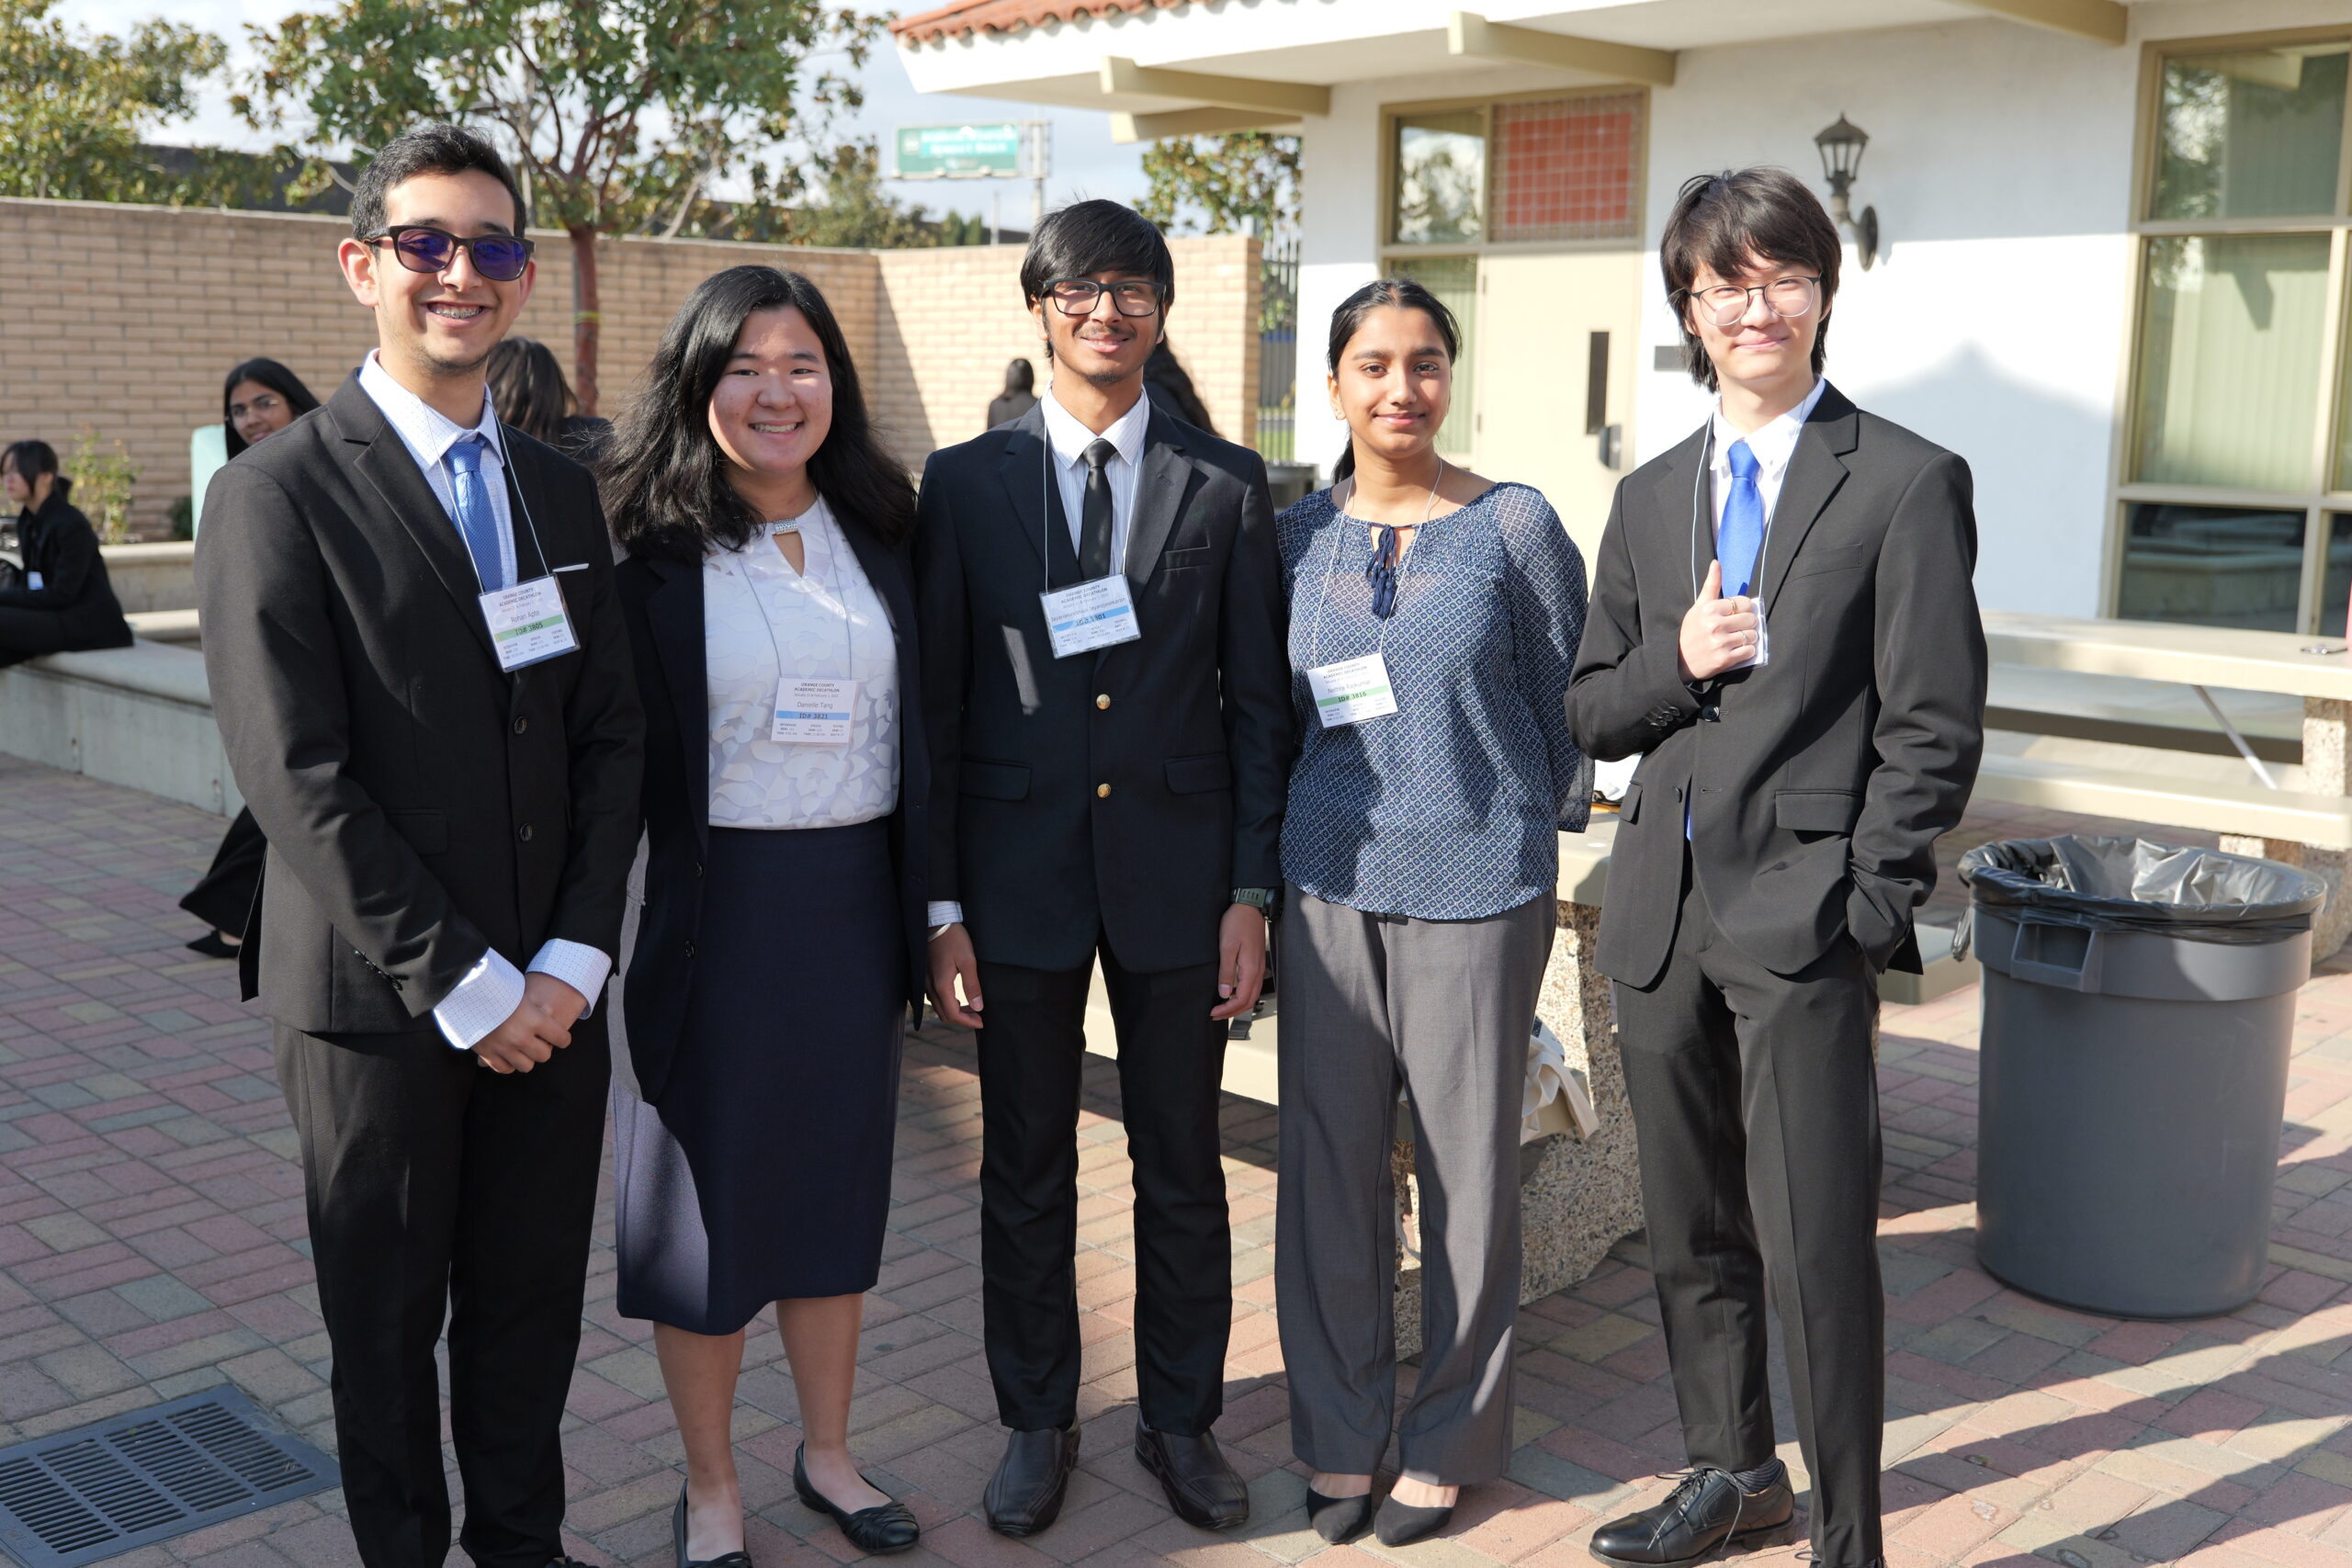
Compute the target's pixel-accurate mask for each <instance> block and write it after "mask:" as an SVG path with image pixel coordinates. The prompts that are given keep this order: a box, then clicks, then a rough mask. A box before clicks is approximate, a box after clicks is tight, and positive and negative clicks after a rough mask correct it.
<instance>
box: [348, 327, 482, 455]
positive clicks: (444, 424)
mask: <svg viewBox="0 0 2352 1568" xmlns="http://www.w3.org/2000/svg"><path fill="white" fill-rule="evenodd" d="M376 355H377V351H376V350H375V349H372V348H371V349H369V350H368V357H367V358H365V359H363V360H361V361H360V362H359V386H360V389H361V390H363V391H365V392H366V393H367V394H368V396H369V397H371V398H373V399H375V400H376V406H377V407H378V408H379V409H381V410H383V411H384V417H385V418H386V419H388V420H390V421H391V422H392V424H393V425H394V426H395V427H396V428H397V429H398V430H399V431H400V433H401V435H403V436H405V437H406V438H407V440H408V444H409V445H410V446H412V447H413V448H414V449H415V450H416V453H417V456H418V457H421V458H423V459H424V462H426V463H427V464H435V463H438V462H440V461H441V459H442V458H443V457H447V455H448V452H449V448H450V447H452V446H456V445H457V443H458V440H459V439H460V438H461V437H464V436H468V435H480V436H481V438H482V440H483V441H484V442H485V443H486V444H487V446H488V449H489V452H490V455H491V456H492V457H495V458H497V459H498V460H499V461H501V462H503V461H504V460H505V457H506V453H505V450H504V448H503V447H502V446H500V445H499V440H498V420H497V416H496V415H495V414H493V413H492V411H491V406H490V389H489V388H487V387H484V388H483V389H482V394H481V417H480V418H479V419H477V420H475V421H474V423H472V424H471V425H463V424H459V423H458V422H457V421H456V420H453V419H451V418H450V417H449V416H448V415H447V414H445V413H443V412H441V411H440V410H439V409H436V408H435V407H434V406H433V405H432V404H431V403H428V402H426V401H425V400H424V399H423V398H420V397H418V396H417V395H416V394H415V393H414V392H412V391H410V390H409V389H407V388H406V387H403V386H401V384H400V383H399V382H398V381H395V380H393V379H392V373H391V372H390V371H389V370H387V369H385V368H384V367H383V366H382V364H381V363H379V361H378V359H377V357H376Z"/></svg>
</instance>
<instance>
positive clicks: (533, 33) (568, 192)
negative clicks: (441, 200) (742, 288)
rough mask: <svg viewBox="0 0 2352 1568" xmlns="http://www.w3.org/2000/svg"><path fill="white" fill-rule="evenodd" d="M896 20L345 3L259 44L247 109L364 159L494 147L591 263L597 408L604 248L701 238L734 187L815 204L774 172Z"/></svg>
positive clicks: (770, 198) (768, 3)
mask: <svg viewBox="0 0 2352 1568" xmlns="http://www.w3.org/2000/svg"><path fill="white" fill-rule="evenodd" d="M881 26H882V22H881V19H880V18H878V17H870V16H865V15H862V14H859V13H855V12H851V11H845V10H840V9H837V8H835V7H834V6H831V5H829V4H827V3H826V0H758V3H757V4H751V5H745V4H741V3H740V0H334V8H333V9H330V10H322V11H318V12H315V13H301V14H298V15H295V16H291V17H287V18H286V19H285V20H284V21H283V22H281V23H280V24H279V25H278V27H277V29H276V30H275V31H274V32H271V31H262V30H259V29H257V30H256V33H255V43H256V45H257V46H258V50H259V53H260V57H261V58H260V66H259V70H258V72H257V74H256V78H255V81H254V84H253V90H252V91H250V92H248V93H245V94H242V95H240V96H239V97H238V99H237V104H238V107H239V108H240V110H241V111H242V112H243V113H244V115H245V116H246V118H248V119H249V120H250V121H251V122H252V123H254V125H255V126H257V127H277V126H290V127H291V129H292V130H293V131H294V133H295V136H296V139H297V140H298V141H300V143H301V144H302V145H304V146H306V147H309V148H311V149H313V150H322V149H324V148H327V147H331V146H349V147H352V148H355V149H356V150H357V153H358V156H359V157H360V158H361V159H362V160H364V159H365V158H366V157H367V155H368V153H369V152H372V151H373V150H374V149H376V148H378V147H380V146H382V145H383V144H384V143H385V142H387V141H390V140H391V139H392V138H393V137H395V136H397V135H399V134H400V133H401V132H402V131H404V130H408V129H410V128H411V127H413V126H414V125H416V124H417V123H419V122H420V121H424V120H428V119H456V120H458V121H461V122H466V123H470V124H472V125H474V126H476V127H477V128H479V129H489V130H493V132H494V133H495V134H497V135H498V136H499V137H500V139H501V140H503V142H504V144H505V150H506V151H507V152H509V153H510V154H511V155H513V157H514V158H515V173H516V175H517V177H518V178H519V179H520V180H521V181H522V182H523V187H524V194H525V196H526V198H527V199H528V201H529V203H530V206H531V208H532V213H533V219H534V220H535V221H536V222H537V223H539V224H541V225H544V226H546V227H550V228H557V229H561V230H562V231H564V232H565V233H566V234H567V235H568V236H569V237H570V239H571V256H572V321H573V326H572V389H573V391H574V392H575V393H576V394H577V395H578V397H579V400H580V406H581V409H582V412H594V411H595V408H596V400H597V378H596V348H597V337H598V332H597V328H598V325H599V319H598V300H599V291H598V288H597V270H596V263H597V252H596V242H597V240H598V238H599V237H600V236H603V235H605V234H635V233H658V234H676V233H678V232H681V231H683V230H684V228H685V227H686V226H687V224H688V222H689V220H692V219H694V218H695V216H696V214H697V213H698V212H706V211H707V202H708V187H709V186H711V185H712V184H713V183H714V182H716V181H720V180H729V179H732V180H735V181H739V182H746V183H748V184H749V185H750V186H751V187H752V204H753V205H755V206H757V205H774V204H775V203H777V202H780V201H782V200H786V199H788V198H789V197H790V196H791V195H792V194H793V193H794V191H795V190H796V188H797V179H796V177H795V176H794V175H793V174H792V173H791V169H790V165H789V164H784V165H782V172H778V170H777V168H776V166H775V165H772V164H771V158H772V155H773V154H774V153H775V152H777V151H778V150H780V149H782V148H783V147H785V146H786V143H788V142H790V141H793V140H794V138H795V137H796V134H797V132H798V131H799V130H800V127H799V125H798V124H797V117H798V114H799V112H800V111H799V108H798V107H797V106H799V105H801V104H803V103H806V104H807V105H809V107H810V108H811V110H812V111H813V112H815V113H818V114H820V115H822V114H823V113H825V112H827V111H829V110H830V109H831V108H834V107H855V106H856V104H857V103H858V101H859V99H858V94H857V89H856V87H855V85H854V83H853V82H852V81H850V80H848V79H846V78H844V77H843V76H842V75H839V74H836V73H832V72H831V71H825V72H820V73H816V74H815V75H813V76H811V75H809V74H808V72H809V62H810V60H811V59H812V57H814V56H817V55H819V54H820V53H823V52H827V51H835V50H838V51H842V52H843V53H844V54H845V55H846V57H847V60H848V62H849V63H850V64H851V65H852V66H856V65H861V64H863V63H864V62H865V56H866V51H868V49H869V48H871V46H872V44H873V42H874V40H875V39H876V37H877V36H878V34H879V32H880V29H881Z"/></svg>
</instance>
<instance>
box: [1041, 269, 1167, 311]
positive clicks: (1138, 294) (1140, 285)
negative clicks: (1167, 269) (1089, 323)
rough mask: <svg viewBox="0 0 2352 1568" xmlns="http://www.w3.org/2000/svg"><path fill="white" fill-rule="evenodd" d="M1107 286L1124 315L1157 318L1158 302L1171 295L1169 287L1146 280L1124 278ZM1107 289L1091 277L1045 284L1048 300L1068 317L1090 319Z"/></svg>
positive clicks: (1141, 278) (1052, 281)
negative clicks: (1086, 317) (1154, 316)
mask: <svg viewBox="0 0 2352 1568" xmlns="http://www.w3.org/2000/svg"><path fill="white" fill-rule="evenodd" d="M1107 287H1108V288H1110V291H1111V302H1112V303H1113V304H1114V305H1116V306H1117V307H1118V310H1119V314H1121V315H1122V316H1153V315H1158V314H1159V301H1160V300H1161V299H1164V298H1165V297H1166V296H1167V293H1168V288H1167V286H1166V285H1164V284H1159V283H1155V282H1153V281H1152V280H1151V279H1149V278H1145V277H1129V278H1123V279H1121V280H1120V281H1119V282H1117V283H1114V284H1110V285H1108V286H1107ZM1103 288H1105V285H1103V284H1100V283H1097V282H1095V281H1094V280H1093V279H1092V278H1091V277H1057V278H1054V279H1052V280H1051V281H1050V282H1048V283H1047V284H1046V298H1047V299H1051V300H1052V301H1053V302H1054V306H1055V309H1057V310H1060V311H1061V313H1062V314H1063V315H1065V316H1091V315H1092V314H1093V313H1094V307H1095V305H1096V303H1097V302H1098V301H1100V300H1101V299H1102V298H1103Z"/></svg>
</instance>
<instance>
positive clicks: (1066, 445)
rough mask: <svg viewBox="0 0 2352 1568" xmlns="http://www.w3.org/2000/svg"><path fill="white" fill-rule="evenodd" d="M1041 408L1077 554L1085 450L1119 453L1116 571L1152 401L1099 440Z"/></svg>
mask: <svg viewBox="0 0 2352 1568" xmlns="http://www.w3.org/2000/svg"><path fill="white" fill-rule="evenodd" d="M1037 406H1038V407H1039V408H1040V409H1042V410H1044V411H1045V415H1046V446H1047V448H1048V449H1049V450H1050V451H1051V452H1052V453H1053V465H1054V478H1055V479H1056V480H1057V489H1059V490H1060V491H1061V497H1062V518H1063V520H1064V521H1065V522H1066V523H1068V524H1069V543H1070V548H1071V549H1073V550H1080V549H1083V548H1084V547H1085V540H1084V538H1083V534H1084V531H1085V526H1086V449H1087V448H1088V447H1089V446H1093V445H1094V443H1096V442H1097V441H1108V442H1109V443H1110V444H1111V445H1112V446H1115V447H1117V448H1118V449H1119V452H1118V456H1117V457H1113V458H1112V459H1111V460H1110V461H1109V462H1107V463H1105V464H1103V478H1104V479H1108V480H1109V481H1110V484H1111V560H1112V563H1113V566H1114V570H1118V569H1121V568H1122V567H1123V566H1124V563H1125V560H1126V558H1127V530H1128V528H1129V526H1130V525H1132V524H1133V523H1134V521H1135V515H1136V484H1137V482H1138V481H1139V480H1140V479H1142V477H1143V445H1144V435H1145V433H1146V432H1148V430H1150V428H1151V399H1150V397H1149V396H1148V395H1147V394H1143V393H1137V394H1136V406H1135V407H1133V408H1131V409H1129V410H1128V411H1127V412H1125V413H1123V414H1121V415H1120V416H1119V417H1118V418H1117V419H1115V420H1114V421H1112V422H1111V428H1110V429H1108V430H1106V431H1104V432H1103V434H1100V435H1097V434H1094V432H1092V431H1091V430H1089V429H1087V428H1086V426H1085V425H1084V424H1082V423H1080V422H1079V418H1078V416H1077V415H1076V414H1074V413H1072V412H1069V410H1068V409H1066V408H1064V407H1062V404H1061V399H1059V398H1058V397H1057V396H1055V394H1054V389H1053V388H1052V387H1051V386H1048V387H1047V388H1046V395H1045V396H1044V397H1043V398H1041V399H1039V400H1038V405H1037ZM1038 542H1039V543H1040V544H1042V543H1044V541H1043V540H1040V541H1038ZM923 918H924V919H925V921H926V922H927V923H929V924H930V925H931V926H932V927H933V929H934V930H935V929H937V928H938V927H940V926H952V925H956V924H959V923H961V922H962V920H963V919H964V906H963V905H961V904H959V903H956V902H953V901H952V900H947V899H940V900H937V901H935V902H933V904H932V905H931V906H930V908H928V909H927V910H926V911H925V914H924V917H923Z"/></svg>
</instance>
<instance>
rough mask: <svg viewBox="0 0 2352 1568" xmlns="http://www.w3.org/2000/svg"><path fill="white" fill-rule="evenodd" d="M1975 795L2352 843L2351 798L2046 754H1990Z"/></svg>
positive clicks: (2337, 845) (2312, 841) (2332, 846)
mask: <svg viewBox="0 0 2352 1568" xmlns="http://www.w3.org/2000/svg"><path fill="white" fill-rule="evenodd" d="M1976 798H1977V799H1979V800H1998V801H2005V802H2007V804H2009V805H2012V806H2031V807H2041V808H2042V809H2044V810H2050V811H2068V812H2074V813H2076V814H2079V815H2081V816H2085V817H2121V818H2127V819H2129V820H2131V821H2134V822H2153V823H2158V824H2162V825H2163V826H2165V827H2172V828H2194V829H2199V830H2201V831H2204V832H2209V833H2220V834H2223V835H2235V836H2239V837H2245V838H2258V839H2278V840H2294V841H2295V842H2297V843H2301V844H2308V845H2312V846H2314V847H2317V848H2320V849H2326V850H2338V851H2340V850H2346V849H2352V798H2346V796H2344V795H2311V794H2306V793H2303V792H2301V791H2297V790H2284V789H2266V788H2264V787H2263V786H2262V785H2261V784H2256V783H2255V782H2253V781H2252V780H2251V779H2249V780H2248V781H2247V782H2246V783H2245V784H2221V783H2216V782H2211V781H2207V780H2202V779H2188V778H2183V777H2181V776H2179V775H2177V774H2175V775H2169V776H2168V775H2166V774H2164V773H2153V772H2148V773H2142V772H2132V771H2130V770H2126V769H2109V768H2086V767H2082V766H2079V765H2077V764H2075V763H2073V762H2064V761H2050V760H2048V759H2044V758H2039V757H2012V756H2003V755H2000V754H1997V753H1991V752H1988V753H1987V754H1986V755H1985V761H1984V764H1983V766H1982V768H1981V769H1980V770H1979V771H1978V773H1977V775H1976Z"/></svg>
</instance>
